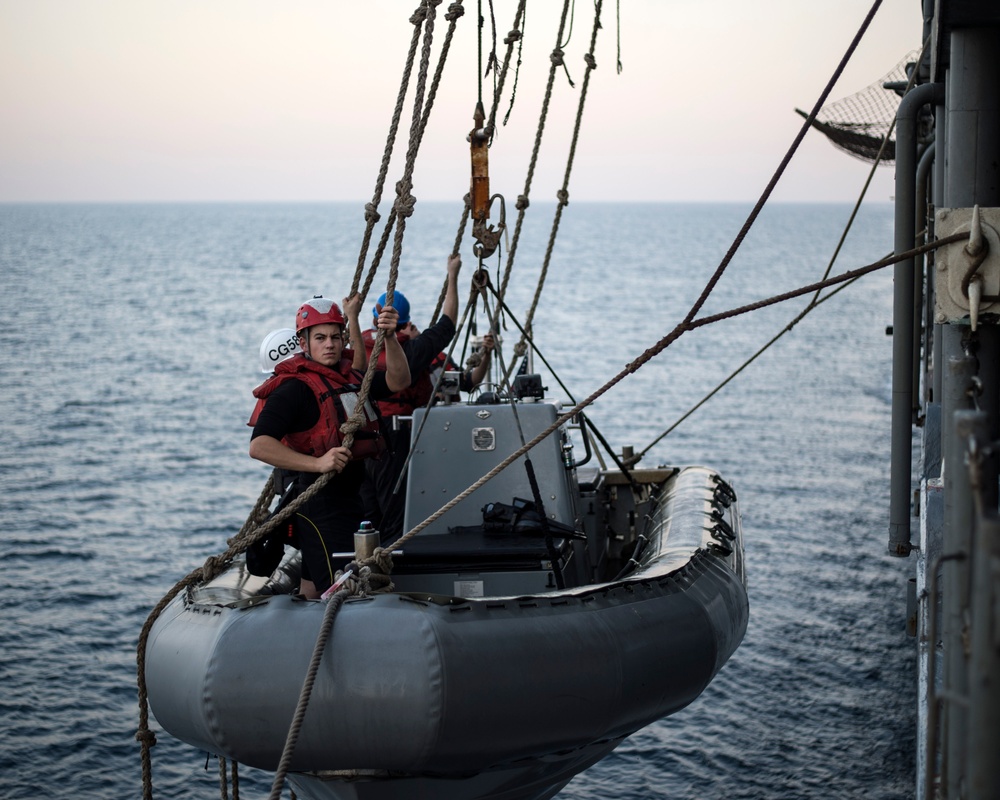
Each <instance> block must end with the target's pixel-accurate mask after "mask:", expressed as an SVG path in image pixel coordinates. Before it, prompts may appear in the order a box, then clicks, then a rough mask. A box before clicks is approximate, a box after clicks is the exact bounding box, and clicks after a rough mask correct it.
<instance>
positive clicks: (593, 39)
mask: <svg viewBox="0 0 1000 800" xmlns="http://www.w3.org/2000/svg"><path fill="white" fill-rule="evenodd" d="M602 5H603V0H597V1H596V2H595V3H594V26H593V28H592V30H591V34H590V50H589V51H587V54H586V55H585V56H584V57H583V59H584V61H585V62H586V64H587V69H586V70H585V72H584V75H583V87H582V88H581V89H580V101H579V103H578V104H577V109H576V122H575V124H574V125H573V138H572V140H571V142H570V147H569V155H568V156H567V158H566V171H565V173H564V174H563V184H562V188H560V189H559V191H558V192H556V198H557V199H558V201H559V202H558V203H556V212H555V217H554V218H553V220H552V229H551V231H550V232H549V242H548V246H547V247H546V248H545V258H544V259H543V260H542V269H541V272H540V274H539V276H538V285H537V286H536V287H535V296H534V299H533V300H532V301H531V308H530V309H529V310H528V314H527V316H526V317H525V319H524V327H525V328H526V329H527V330H529V331H530V330H531V327H532V323H533V322H534V319H535V310H536V309H537V307H538V301H539V299H540V298H541V296H542V288H543V287H544V286H545V279H546V277H547V276H548V272H549V264H550V263H551V261H552V251H553V250H554V249H555V244H556V235H557V234H558V233H559V222H560V220H561V219H562V212H563V209H564V208H565V207H566V205H567V204H568V203H569V176H570V173H571V172H572V171H573V161H574V159H575V158H576V146H577V143H578V142H579V139H580V126H581V125H582V124H583V108H584V105H585V103H586V102H587V88H588V87H589V86H590V75H591V73H592V72H593V71H594V70H595V69H597V60H596V59H595V58H594V48H595V47H596V45H597V32H598V31H599V30H600V29H601V7H602ZM559 58H560V60H562V55H561V51H560V56H559ZM518 222H519V223H520V217H519V218H518ZM508 257H509V259H510V260H513V255H512V254H508ZM508 263H510V262H508ZM504 278H505V279H506V278H507V275H505V276H504ZM501 295H503V287H502V288H501ZM525 351H526V347H525V339H524V336H522V337H521V341H519V342H518V343H517V344H516V345H515V346H514V355H515V358H512V359H511V362H510V365H509V366H508V369H513V368H514V365H515V364H516V363H517V358H519V357H520V356H523V355H524V353H525ZM505 377H509V375H508V376H505Z"/></svg>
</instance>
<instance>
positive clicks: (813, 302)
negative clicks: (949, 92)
mask: <svg viewBox="0 0 1000 800" xmlns="http://www.w3.org/2000/svg"><path fill="white" fill-rule="evenodd" d="M929 44H930V37H928V38H927V39H925V40H924V45H923V48H922V49H921V51H920V55H919V56H918V57H917V60H916V61H917V63H918V64H919V63H920V61H921V60H922V59H923V57H924V53H925V52H926V50H927V46H928V45H929ZM916 78H917V70H916V69H914V70H912V71H911V73H910V78H909V81H908V82H907V85H906V90H905V91H904V94H905V93H906V92H909V91H910V89H912V88H913V85H914V83H916ZM895 127H896V121H895V120H893V121H892V123H891V124H890V125H889V127H888V128H887V129H886V132H885V135H884V136H883V137H882V143H881V145H880V146H879V149H878V153H877V154H876V156H875V159H874V161H873V162H872V165H871V168H870V169H869V171H868V177H867V179H866V180H865V183H864V186H862V187H861V192H860V194H859V196H858V199H857V202H856V203H855V204H854V208H853V209H852V211H851V214H850V217H849V218H848V220H847V223H846V225H845V226H844V230H843V233H841V235H840V240H839V241H838V242H837V246H836V247H835V248H834V251H833V255H832V256H831V257H830V261H829V262H828V263H827V265H826V270H825V271H824V272H823V277H824V278H826V277H828V276H829V275H830V272H831V271H832V270H833V265H834V264H835V263H836V261H837V258H838V257H839V256H840V251H841V249H842V248H843V246H844V242H845V241H846V240H847V235H848V233H850V231H851V228H852V227H853V225H854V221H855V219H856V218H857V215H858V211H860V209H861V203H862V201H863V200H864V199H865V195H866V194H868V189H869V187H870V186H871V182H872V180H873V178H874V177H875V170H876V169H878V167H879V165H880V163H881V162H882V158H883V156H884V154H885V152H886V149H887V147H888V144H889V142H890V141H891V140H892V133H893V130H894V129H895ZM851 283H853V281H851V282H849V283H845V284H842V285H841V286H839V287H838V288H837V289H835V290H834V291H832V292H830V294H828V295H826V296H825V297H822V298H820V296H819V292H816V294H814V295H813V297H812V298H811V299H810V300H809V302H808V303H807V304H806V306H805V308H803V309H802V311H800V312H799V313H798V314H796V315H795V316H794V317H793V318H792V319H791V320H790V321H789V322H788V323H787V324H786V325H785V327H784V328H782V329H781V330H780V331H778V333H776V334H775V335H774V336H772V337H771V339H769V340H768V341H767V342H766V343H765V344H764V345H763V346H762V347H760V348H759V349H758V350H757V351H756V352H755V353H754V354H753V355H752V356H750V357H749V358H748V359H747V360H746V361H744V362H743V363H742V364H740V366H739V367H737V368H736V369H735V370H733V371H732V372H731V373H730V374H729V375H728V376H727V377H726V378H725V380H723V381H722V382H721V383H719V384H717V385H716V386H715V388H713V389H712V390H711V391H709V392H708V393H707V394H706V395H705V396H704V397H702V398H701V400H699V401H698V402H697V403H695V404H694V405H693V406H692V407H691V408H689V409H688V410H687V411H686V412H684V414H682V415H681V416H680V417H679V418H678V419H677V420H676V421H674V423H673V424H672V425H670V426H669V427H668V428H667V429H666V430H664V431H663V433H661V434H660V435H659V436H657V437H656V438H655V439H653V440H652V441H651V442H650V443H649V444H648V445H646V447H644V448H643V449H642V450H640V451H639V452H638V453H636V454H635V455H634V456H633V457H632V459H631V461H632V463H637V462H638V461H639V460H640V459H642V457H643V456H644V455H646V453H648V452H649V451H650V450H651V449H652V448H653V447H655V446H656V445H657V444H659V442H661V441H662V440H663V439H664V438H665V437H667V436H669V435H670V434H671V433H672V432H673V431H674V430H676V429H677V428H678V427H679V426H680V425H681V423H683V422H684V421H685V420H686V419H688V417H690V416H691V415H692V414H694V412H695V411H697V410H698V409H699V408H701V407H702V406H703V405H705V403H707V402H708V401H709V400H711V399H712V398H713V397H714V396H715V395H716V394H718V393H719V392H720V391H721V390H722V389H723V388H724V387H725V386H727V385H728V384H729V383H730V382H731V381H733V380H734V379H735V378H736V376H737V375H739V374H740V373H741V372H743V370H745V369H746V368H747V367H749V366H750V365H751V364H752V363H753V362H754V361H756V360H757V359H758V358H759V357H760V356H761V355H763V354H764V353H765V352H766V351H767V350H768V349H769V348H770V347H771V346H772V345H774V344H775V343H776V342H777V341H778V340H779V339H781V337H782V336H784V335H785V334H786V333H789V332H790V331H791V330H792V329H793V328H794V327H795V326H796V325H798V324H799V323H800V322H801V321H802V320H803V319H804V318H805V317H806V316H807V315H808V314H809V313H810V312H811V311H813V309H815V308H817V307H818V306H819V305H821V304H822V303H824V302H825V301H827V300H829V299H830V298H831V297H833V296H834V295H836V294H839V293H840V292H841V291H842V290H843V289H846V288H847V287H848V286H849V285H850V284H851Z"/></svg>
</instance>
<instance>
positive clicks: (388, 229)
mask: <svg viewBox="0 0 1000 800" xmlns="http://www.w3.org/2000/svg"><path fill="white" fill-rule="evenodd" d="M431 2H433V3H434V5H437V4H438V3H440V2H441V0H431ZM464 14H465V9H464V8H463V7H462V4H461V2H454V3H452V4H451V6H449V8H448V12H447V13H446V14H445V19H446V20H448V22H449V25H448V30H447V32H446V33H445V38H444V43H443V44H442V46H441V53H440V55H439V56H438V65H437V68H436V69H435V72H434V78H433V79H432V81H431V86H430V90H429V91H428V92H427V101H426V103H424V104H423V106H424V108H423V111H422V113H421V114H420V122H419V124H418V125H416V126H415V128H411V143H410V147H411V149H413V150H414V152H415V151H416V150H418V149H419V147H420V144H421V142H422V141H423V137H424V131H425V130H426V128H427V123H428V122H429V120H430V114H431V110H432V109H433V106H434V100H435V99H436V98H437V91H438V87H439V85H440V83H441V77H442V75H443V73H444V66H445V63H446V61H447V58H448V54H449V53H450V51H451V43H452V40H453V38H454V35H455V28H456V25H457V23H458V20H459V19H461V18H462V16H463V15H464ZM432 33H433V26H429V31H428V36H430V35H431V34H432ZM429 49H430V40H429V38H425V47H424V53H425V54H428V55H429ZM423 77H424V78H426V72H425V73H424V76H423ZM422 96H423V86H422V85H421V86H419V88H418V99H417V100H416V101H415V104H414V105H415V109H414V115H415V116H416V107H419V105H420V100H419V98H420V97H422ZM411 172H412V170H411ZM398 188H399V185H398V184H397V190H398ZM414 202H415V201H414ZM410 213H412V203H410V204H409V213H405V212H404V214H403V215H404V216H409V215H410ZM399 217H400V209H399V208H398V207H397V206H395V205H394V206H393V209H392V212H391V213H390V216H389V219H388V220H387V221H386V225H385V228H384V229H383V231H382V235H381V237H380V238H379V243H378V247H377V248H376V252H375V256H374V258H373V259H372V263H371V266H370V267H369V269H368V274H367V275H366V277H365V281H364V285H363V287H362V289H361V296H362V297H367V296H368V292H369V291H370V290H371V286H372V283H373V282H374V280H375V274H376V273H377V272H378V267H379V264H380V263H381V261H382V256H383V255H384V253H385V248H386V245H387V244H388V241H389V236H390V234H391V233H392V230H393V227H394V226H395V224H396V222H397V221H398V219H399ZM456 252H457V246H456ZM360 265H361V262H359V268H360ZM358 279H359V275H356V276H355V288H356V287H357V281H358Z"/></svg>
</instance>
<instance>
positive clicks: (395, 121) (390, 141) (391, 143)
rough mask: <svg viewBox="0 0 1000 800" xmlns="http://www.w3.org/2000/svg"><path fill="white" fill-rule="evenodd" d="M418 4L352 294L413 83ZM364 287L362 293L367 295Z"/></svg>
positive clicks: (368, 207)
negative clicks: (404, 105)
mask: <svg viewBox="0 0 1000 800" xmlns="http://www.w3.org/2000/svg"><path fill="white" fill-rule="evenodd" d="M422 7H423V6H422V5H421V8H418V9H417V11H415V12H414V13H413V16H412V17H410V22H411V23H412V24H413V37H412V38H411V39H410V49H409V51H408V52H407V56H406V64H405V66H404V67H403V77H402V80H401V81H400V85H399V92H398V93H397V95H396V105H395V106H394V107H393V112H392V121H391V122H390V124H389V135H388V136H387V137H386V142H385V148H384V149H383V151H382V163H381V165H380V166H379V171H378V177H377V178H376V179H375V192H374V194H373V196H372V201H371V202H370V203H368V204H367V205H365V232H364V237H363V240H362V242H361V252H360V253H359V254H358V264H357V267H356V268H355V271H354V281H353V283H352V284H351V294H354V293H355V292H356V291H357V290H358V283H359V282H360V279H361V274H362V272H363V270H364V265H365V259H366V258H367V256H368V246H369V244H370V243H371V238H372V231H373V229H374V228H375V225H376V223H377V222H378V221H379V213H378V205H379V203H380V202H382V191H383V189H384V187H385V179H386V176H387V175H388V174H389V162H390V161H391V160H392V151H393V150H394V149H395V146H396V134H397V132H398V131H399V121H400V119H401V118H402V116H403V102H404V101H405V99H406V90H407V87H408V86H409V85H410V75H411V73H412V72H413V62H414V60H415V58H416V54H417V45H418V44H419V43H420V29H421V28H420V22H421V20H422V16H421V17H420V19H417V17H418V15H419V14H420V11H421V9H422ZM367 294H368V292H367V291H365V292H364V295H363V296H367Z"/></svg>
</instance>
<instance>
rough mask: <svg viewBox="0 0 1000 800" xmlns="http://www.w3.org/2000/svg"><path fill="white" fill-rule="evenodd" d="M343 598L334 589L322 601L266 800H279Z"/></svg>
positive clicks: (345, 595)
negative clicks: (323, 605) (316, 632)
mask: <svg viewBox="0 0 1000 800" xmlns="http://www.w3.org/2000/svg"><path fill="white" fill-rule="evenodd" d="M346 598H347V592H346V591H339V592H336V593H335V594H334V595H333V597H331V598H330V599H329V600H328V601H327V604H326V610H325V611H324V612H323V621H322V622H321V623H320V628H319V635H318V636H317V637H316V645H315V646H314V647H313V654H312V658H311V659H310V660H309V669H308V670H307V671H306V677H305V681H304V682H303V684H302V691H301V692H300V693H299V702H298V705H297V706H296V707H295V714H294V716H293V717H292V723H291V725H290V726H289V729H288V737H287V738H286V739H285V747H284V749H283V750H282V753H281V760H280V761H279V762H278V770H277V772H276V773H275V775H274V783H272V784H271V794H270V795H268V800H280V798H281V790H282V788H283V787H284V785H285V776H286V775H287V774H288V767H289V765H290V764H291V763H292V754H293V753H294V752H295V745H296V744H297V743H298V741H299V732H300V731H301V730H302V721H303V720H304V719H305V716H306V711H307V709H308V708H309V697H310V696H311V695H312V690H313V684H314V683H315V682H316V673H318V672H319V665H320V662H321V661H322V660H323V651H324V650H325V649H326V643H327V641H328V640H329V638H330V632H331V631H332V630H333V621H334V619H336V617H337V612H338V611H340V607H341V606H342V605H343V604H344V600H345V599H346Z"/></svg>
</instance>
